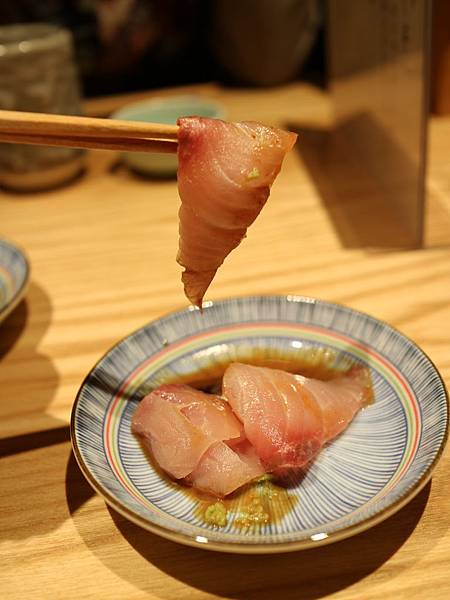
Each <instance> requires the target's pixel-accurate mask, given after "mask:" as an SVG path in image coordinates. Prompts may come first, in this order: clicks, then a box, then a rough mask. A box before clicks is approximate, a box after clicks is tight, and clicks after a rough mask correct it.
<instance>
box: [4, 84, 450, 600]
mask: <svg viewBox="0 0 450 600" xmlns="http://www.w3.org/2000/svg"><path fill="white" fill-rule="evenodd" d="M193 90H194V91H195V92H201V93H203V94H205V95H207V96H209V97H211V98H215V99H216V100H218V101H220V102H222V103H223V105H224V106H225V108H226V111H227V117H228V118H229V119H236V120H239V119H254V120H260V121H262V122H267V123H273V124H275V125H281V126H287V125H288V124H291V125H292V124H294V125H295V124H296V123H308V124H309V125H310V126H315V125H317V126H324V125H326V124H328V123H329V122H330V118H331V117H330V115H331V108H330V100H329V98H328V97H327V95H326V94H325V93H324V92H322V91H320V90H318V89H317V88H314V87H312V86H309V85H306V84H292V85H288V86H286V87H281V88H277V89H271V90H241V89H221V88H219V87H216V86H201V87H197V88H193ZM182 91H183V92H185V91H186V90H182ZM187 91H192V90H190V89H188V90H187ZM177 92H179V90H173V91H172V93H177ZM151 95H159V94H138V95H136V96H135V97H133V98H130V97H118V98H106V99H101V100H93V101H90V102H88V103H87V104H86V109H87V112H88V114H91V115H102V114H107V113H109V112H110V111H111V110H113V109H115V108H118V107H119V106H121V105H123V104H124V103H125V102H127V101H129V100H131V99H136V98H140V97H147V96H151ZM300 144H301V141H300ZM449 156H450V118H444V117H440V118H431V122H430V141H429V165H428V177H427V190H428V204H427V209H426V217H427V218H426V236H425V244H424V247H423V248H421V249H415V250H408V249H401V248H395V247H394V248H392V247H389V244H388V243H384V242H385V241H386V240H384V239H383V237H382V236H381V237H380V239H379V240H378V241H379V242H380V243H379V244H374V245H371V247H368V246H367V245H366V244H365V243H364V237H363V235H362V234H364V233H367V232H368V231H371V230H372V229H371V228H372V227H375V223H373V222H370V218H368V216H367V215H366V214H365V209H364V203H363V201H362V199H361V198H352V197H351V191H350V192H349V197H348V199H347V200H348V205H351V204H352V203H353V205H355V204H356V205H357V206H358V207H359V210H358V211H356V212H354V216H353V217H352V218H349V217H348V213H347V212H346V210H347V208H348V205H346V203H344V204H337V202H338V200H337V199H336V198H335V199H334V200H333V197H331V196H328V197H325V196H324V195H323V190H324V186H321V185H320V182H318V181H317V179H316V175H314V176H313V174H312V173H311V171H310V169H308V168H307V164H306V162H305V159H304V157H303V155H302V154H301V152H298V151H294V152H292V153H291V154H290V155H289V156H288V157H287V158H286V161H285V164H284V166H283V169H282V171H281V173H280V175H279V177H278V179H277V181H276V183H275V185H274V187H273V191H272V195H271V198H270V200H269V202H268V204H267V206H266V207H265V209H264V210H263V212H262V213H261V215H260V217H259V218H258V219H257V221H256V222H255V224H254V225H253V226H252V227H251V229H250V231H249V234H248V237H247V239H246V240H245V241H244V242H243V243H242V245H241V246H240V247H239V249H238V250H236V251H235V252H234V253H233V254H232V255H231V256H230V257H229V258H228V259H227V260H226V262H225V264H224V265H223V266H222V268H221V269H220V270H219V272H218V274H217V276H216V278H215V280H214V282H213V284H212V286H211V288H210V290H209V292H208V294H207V299H216V298H217V299H218V298H225V297H230V296H235V295H239V296H242V295H246V294H300V295H307V296H313V297H318V298H322V299H325V300H330V301H336V302H339V303H343V304H345V305H348V306H350V307H352V308H356V309H359V310H362V311H365V312H368V313H370V314H372V315H373V316H375V317H377V318H380V319H383V320H385V321H387V322H389V323H390V324H392V325H394V326H395V327H397V328H398V329H400V330H401V331H402V332H403V333H404V334H406V335H407V336H409V337H410V338H412V339H413V340H414V341H415V342H416V343H417V344H419V345H420V346H421V347H422V348H423V350H424V351H425V352H426V353H427V354H428V355H429V356H430V358H431V359H432V360H433V362H434V363H435V365H436V366H437V368H438V369H439V371H440V373H441V375H442V377H443V378H444V380H445V381H446V384H447V386H449V384H450V343H449V342H450V335H449V334H450V165H449ZM87 161H88V164H87V170H86V173H85V174H84V175H83V176H82V177H80V178H79V179H77V180H76V181H74V182H72V183H71V184H70V185H67V186H65V187H61V188H60V189H58V190H54V191H51V192H45V193H44V192H42V193H35V194H28V195H25V194H13V193H7V192H0V235H1V237H5V238H6V239H9V240H11V241H12V242H14V243H16V244H17V245H19V246H20V247H22V248H23V249H24V250H25V252H26V254H27V255H28V257H29V260H30V263H31V282H30V286H29V289H28V292H27V294H26V298H25V300H24V301H22V302H21V303H20V304H19V305H18V307H17V308H16V309H15V310H14V311H13V313H12V314H11V315H10V316H9V317H8V318H7V319H6V320H5V321H4V322H3V324H2V325H1V326H0V433H1V450H2V458H1V462H0V468H1V493H0V536H1V540H0V555H1V557H2V560H1V562H0V590H1V594H0V595H1V596H2V597H3V598H11V599H19V598H24V599H25V598H34V599H47V598H48V599H55V598H64V599H72V598H77V599H78V598H102V599H103V600H106V599H109V598H111V599H114V598H126V599H131V598H150V599H155V600H156V599H161V600H170V599H185V598H186V599H187V598H189V599H192V600H194V599H196V600H197V599H203V598H205V599H206V598H233V599H243V600H244V599H245V600H251V599H257V598H258V600H262V599H269V598H274V597H275V595H277V597H279V598H283V599H290V598H296V599H297V598H322V597H333V598H340V599H344V598H345V599H355V600H356V599H358V600H360V599H362V598H364V600H370V599H374V598H409V599H412V598H417V599H419V598H420V599H422V598H433V599H442V600H444V598H445V599H446V598H449V597H450V577H449V572H450V558H449V557H450V502H449V498H450V453H449V450H446V451H445V452H444V454H443V456H442V459H441V461H440V462H439V464H438V466H437V468H436V470H435V472H434V475H433V478H432V481H431V482H430V483H429V484H428V485H427V486H426V487H425V488H424V489H423V490H422V492H420V494H419V495H418V496H417V497H416V498H414V499H413V500H412V501H411V502H410V503H409V504H408V505H407V506H406V507H405V508H403V509H402V510H400V511H399V512H398V513H397V514H396V515H394V516H393V517H391V518H389V519H388V520H387V521H385V522H384V523H382V524H380V525H377V526H376V527H374V528H372V529H371V530H369V531H366V532H364V533H362V534H359V535H357V536H355V537H353V538H351V539H348V540H345V541H342V542H338V543H335V544H331V545H329V546H323V547H320V548H316V549H313V550H307V551H300V552H294V553H290V554H282V555H272V556H237V555H228V554H219V553H214V552H207V551H205V550H198V549H194V548H189V547H184V546H181V545H177V544H175V543H173V542H170V541H167V540H164V539H160V538H159V537H157V536H155V535H153V534H151V533H149V532H146V531H144V530H141V529H140V528H139V527H137V526H136V525H133V524H132V523H130V522H128V521H126V520H125V519H124V518H123V517H121V516H119V515H118V514H116V513H115V512H114V511H113V510H111V509H109V508H108V507H107V506H106V505H105V502H104V501H103V500H102V499H101V498H100V497H99V496H97V495H95V494H94V493H93V491H92V490H91V488H90V487H89V485H88V483H87V482H86V481H85V479H84V478H83V476H82V474H81V472H80V470H79V468H78V467H77V465H76V462H75V460H74V458H73V455H72V453H71V445H70V440H69V428H68V424H69V419H70V412H71V408H72V404H73V402H74V398H75V395H76V392H77V390H78V388H79V386H80V384H81V383H82V381H83V379H84V377H85V375H86V374H87V373H88V371H89V370H90V369H91V367H92V366H93V365H94V363H95V362H96V361H97V360H98V359H99V358H100V357H101V356H102V355H103V353H105V352H106V351H107V350H108V349H109V348H110V347H111V346H112V345H113V344H114V343H116V342H117V341H118V340H120V339H121V338H122V337H124V336H126V335H127V334H129V333H130V332H131V331H133V330H135V329H137V328H138V327H140V326H142V325H144V324H146V323H148V322H149V321H151V320H153V319H155V318H157V317H159V316H161V315H163V314H165V313H168V312H170V311H172V310H175V309H179V308H182V307H184V306H186V305H187V301H186V299H185V297H184V295H183V290H182V285H181V282H180V272H181V269H180V267H179V266H178V265H177V264H176V262H175V255H176V249H177V243H178V227H177V211H178V204H179V199H178V195H177V187H176V182H175V181H171V180H166V181H164V180H160V181H155V180H153V181H150V180H146V179H142V178H139V177H137V176H135V175H133V174H132V173H130V172H128V171H127V170H126V169H125V168H124V167H123V166H121V165H120V164H118V162H117V155H116V154H114V153H113V152H108V151H96V152H91V153H89V155H88V157H87ZM368 219H369V222H367V221H368ZM386 228H387V229H386V231H388V230H389V223H387V224H386Z"/></svg>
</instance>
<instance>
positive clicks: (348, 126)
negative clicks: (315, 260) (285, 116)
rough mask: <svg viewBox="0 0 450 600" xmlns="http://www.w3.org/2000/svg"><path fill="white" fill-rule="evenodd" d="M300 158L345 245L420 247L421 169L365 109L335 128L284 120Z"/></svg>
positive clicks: (384, 248) (357, 246) (421, 214)
mask: <svg viewBox="0 0 450 600" xmlns="http://www.w3.org/2000/svg"><path fill="white" fill-rule="evenodd" d="M287 128H288V129H290V130H291V131H296V132H297V133H298V134H299V140H298V142H297V144H296V149H297V150H298V152H299V154H300V156H301V158H302V160H303V163H304V164H305V166H306V168H307V170H308V172H309V174H310V175H311V177H312V180H313V182H314V185H315V186H316V188H317V191H318V193H319V195H320V198H321V200H322V202H323V205H324V207H325V209H326V210H327V212H328V215H329V217H330V219H331V220H332V223H333V225H334V228H335V230H336V232H337V234H338V236H339V238H340V240H341V243H342V246H343V247H346V248H370V249H372V250H378V251H379V250H382V251H386V250H395V249H405V248H415V247H420V245H421V243H422V240H421V236H422V233H423V210H424V206H423V202H422V201H421V200H420V173H419V171H418V168H417V167H415V166H414V164H413V162H412V160H410V158H409V157H408V156H407V155H406V153H405V152H404V151H403V150H402V149H401V148H400V147H399V145H398V143H396V142H395V141H394V140H393V138H392V137H391V136H390V135H389V132H387V131H385V129H384V128H383V127H382V126H381V125H380V124H379V123H378V122H377V121H376V120H375V119H374V118H372V116H371V115H370V114H366V113H358V114H355V115H353V116H352V117H351V118H349V119H348V120H346V121H343V122H341V123H339V124H337V125H335V126H334V127H330V128H325V127H324V128H320V127H311V126H308V124H301V123H298V122H296V123H288V124H287Z"/></svg>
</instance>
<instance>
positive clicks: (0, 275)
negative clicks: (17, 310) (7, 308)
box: [0, 265, 15, 308]
mask: <svg viewBox="0 0 450 600" xmlns="http://www.w3.org/2000/svg"><path fill="white" fill-rule="evenodd" d="M14 287H15V286H14V278H13V276H12V273H11V272H10V271H9V269H7V268H6V267H4V266H2V265H0V291H2V294H1V295H0V308H1V306H2V305H3V304H6V303H7V302H8V301H9V299H10V298H11V297H12V296H13V295H14Z"/></svg>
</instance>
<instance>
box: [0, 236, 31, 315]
mask: <svg viewBox="0 0 450 600" xmlns="http://www.w3.org/2000/svg"><path fill="white" fill-rule="evenodd" d="M29 274H30V268H29V265H28V261H27V259H26V258H25V255H24V254H23V252H21V251H20V250H19V249H18V248H16V247H15V246H13V245H12V244H11V243H10V242H6V241H5V240H0V323H1V322H2V321H3V320H4V319H5V318H6V317H7V315H9V313H10V312H11V311H12V310H13V308H15V307H16V306H17V304H18V303H19V302H20V300H21V299H22V298H23V296H24V295H25V291H26V287H27V284H28V278H29Z"/></svg>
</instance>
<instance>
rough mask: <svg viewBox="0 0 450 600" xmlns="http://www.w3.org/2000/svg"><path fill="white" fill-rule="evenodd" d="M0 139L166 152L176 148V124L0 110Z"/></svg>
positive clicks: (76, 146)
mask: <svg viewBox="0 0 450 600" xmlns="http://www.w3.org/2000/svg"><path fill="white" fill-rule="evenodd" d="M0 142H8V143H14V144H39V145H43V146H68V147H70V148H89V149H93V150H125V151H130V152H164V153H170V152H176V151H177V147H178V126H177V125H165V124H162V123H142V122H137V121H119V120H114V119H97V118H92V117H75V116H69V115H68V116H65V115H53V114H44V113H31V112H21V111H12V110H0Z"/></svg>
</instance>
